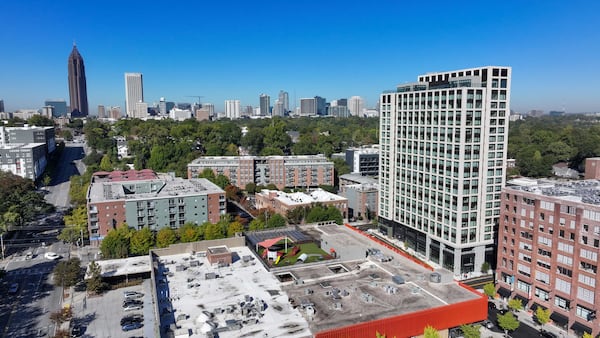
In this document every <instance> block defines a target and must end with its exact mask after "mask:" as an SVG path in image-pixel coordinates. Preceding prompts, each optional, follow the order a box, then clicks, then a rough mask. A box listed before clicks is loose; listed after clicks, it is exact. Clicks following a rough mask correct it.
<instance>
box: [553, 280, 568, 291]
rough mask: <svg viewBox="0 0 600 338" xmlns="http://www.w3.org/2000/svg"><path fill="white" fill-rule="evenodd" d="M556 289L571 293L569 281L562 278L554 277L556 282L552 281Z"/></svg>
mask: <svg viewBox="0 0 600 338" xmlns="http://www.w3.org/2000/svg"><path fill="white" fill-rule="evenodd" d="M554 286H555V287H556V290H558V291H561V292H564V293H567V294H570V293H571V282H568V281H565V280H562V279H560V278H556V282H555V283H554Z"/></svg>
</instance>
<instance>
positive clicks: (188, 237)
mask: <svg viewBox="0 0 600 338" xmlns="http://www.w3.org/2000/svg"><path fill="white" fill-rule="evenodd" d="M178 231H179V240H180V241H181V242H183V243H189V242H196V241H198V240H200V232H199V231H198V226H197V225H195V224H194V223H189V222H188V223H185V224H184V225H182V226H181V227H180V228H179V230H178Z"/></svg>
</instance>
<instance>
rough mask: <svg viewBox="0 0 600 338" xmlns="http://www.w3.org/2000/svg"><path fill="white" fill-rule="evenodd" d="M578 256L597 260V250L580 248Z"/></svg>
mask: <svg viewBox="0 0 600 338" xmlns="http://www.w3.org/2000/svg"><path fill="white" fill-rule="evenodd" d="M579 256H580V257H583V258H587V259H589V260H592V261H597V260H598V253H597V252H594V251H590V250H586V249H581V251H580V254H579Z"/></svg>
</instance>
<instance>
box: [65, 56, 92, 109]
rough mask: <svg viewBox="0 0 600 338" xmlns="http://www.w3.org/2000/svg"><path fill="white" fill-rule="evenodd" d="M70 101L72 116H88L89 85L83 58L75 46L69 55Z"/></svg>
mask: <svg viewBox="0 0 600 338" xmlns="http://www.w3.org/2000/svg"><path fill="white" fill-rule="evenodd" d="M68 67H69V99H70V100H71V108H70V109H71V116H72V117H84V116H88V100H87V85H86V81H85V66H84V65H83V58H82V57H81V55H80V54H79V51H78V50H77V46H75V44H73V50H72V51H71V55H69V65H68Z"/></svg>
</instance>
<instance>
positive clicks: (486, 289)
mask: <svg viewBox="0 0 600 338" xmlns="http://www.w3.org/2000/svg"><path fill="white" fill-rule="evenodd" d="M483 293H484V294H485V295H486V296H488V297H489V298H494V297H495V296H496V287H495V286H494V283H487V284H485V285H484V286H483Z"/></svg>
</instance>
